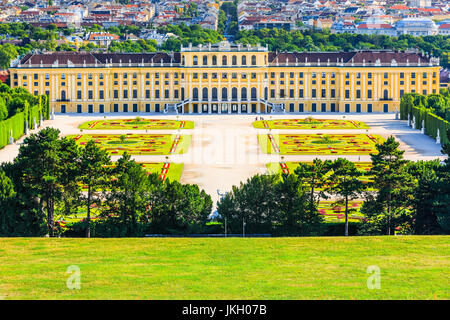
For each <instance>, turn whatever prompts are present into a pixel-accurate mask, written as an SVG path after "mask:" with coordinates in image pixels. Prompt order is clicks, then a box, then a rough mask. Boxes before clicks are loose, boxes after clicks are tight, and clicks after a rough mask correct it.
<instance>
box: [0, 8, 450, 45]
mask: <svg viewBox="0 0 450 320" xmlns="http://www.w3.org/2000/svg"><path fill="white" fill-rule="evenodd" d="M226 2H231V1H215V0H193V1H189V0H186V1H173V0H172V1H171V0H161V1H142V0H137V1H133V0H118V1H117V2H113V1H57V0H45V1H44V0H38V1H33V0H27V1H23V0H20V1H12V0H7V1H2V4H1V5H0V12H1V13H0V21H1V22H3V23H8V22H27V23H31V24H33V25H35V26H41V27H45V26H47V25H49V24H56V25H57V26H58V27H81V26H92V25H94V24H99V25H101V26H103V27H105V28H108V27H111V26H118V25H143V26H144V25H145V26H151V27H154V28H156V27H159V26H164V25H169V24H181V23H184V24H186V25H193V24H195V25H199V26H201V27H202V28H206V29H211V30H217V29H218V25H219V24H220V7H221V5H222V4H223V3H226ZM449 10H450V4H449V2H448V1H446V0H437V1H431V0H407V1H391V0H388V1H375V0H367V1H353V0H346V1H344V0H336V1H319V0H316V1H313V0H309V1H306V0H291V1H280V0H264V1H261V0H243V1H239V2H238V5H237V20H238V21H237V23H238V29H239V30H258V29H263V28H282V29H286V30H295V29H302V28H316V29H326V28H327V29H330V30H331V32H333V33H344V32H347V33H356V34H384V35H388V36H397V35H402V34H410V35H413V36H427V35H438V34H439V35H449V34H450V11H449ZM142 37H143V38H145V39H154V40H156V41H157V42H162V41H164V40H165V37H167V35H160V34H158V33H156V32H148V30H143V32H142ZM81 40H84V41H89V42H94V43H99V42H104V41H111V40H115V39H114V36H112V35H108V34H101V35H85V38H84V39H81Z"/></svg>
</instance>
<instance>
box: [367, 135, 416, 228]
mask: <svg viewBox="0 0 450 320" xmlns="http://www.w3.org/2000/svg"><path fill="white" fill-rule="evenodd" d="M399 145H400V143H399V142H397V141H396V140H395V138H394V137H392V136H391V137H389V138H388V139H387V140H386V141H385V142H384V143H382V144H377V145H376V148H377V151H378V152H377V153H376V154H371V159H372V168H371V170H370V172H369V174H370V175H372V176H373V182H372V183H370V185H371V186H372V187H373V188H374V189H375V190H376V191H375V192H374V193H373V192H368V193H367V194H366V201H365V202H364V205H363V209H362V210H363V212H364V213H366V214H367V215H369V216H371V217H375V218H376V221H378V222H382V223H384V224H385V228H386V234H388V235H390V234H391V233H392V229H393V224H392V220H393V218H394V217H396V216H401V215H402V214H403V213H404V212H405V210H406V209H407V208H408V207H409V206H410V205H411V199H412V196H411V192H412V187H413V180H412V176H411V175H410V174H409V173H408V172H407V170H406V164H407V162H408V161H407V160H405V159H403V153H404V151H401V150H399V149H398V147H399Z"/></svg>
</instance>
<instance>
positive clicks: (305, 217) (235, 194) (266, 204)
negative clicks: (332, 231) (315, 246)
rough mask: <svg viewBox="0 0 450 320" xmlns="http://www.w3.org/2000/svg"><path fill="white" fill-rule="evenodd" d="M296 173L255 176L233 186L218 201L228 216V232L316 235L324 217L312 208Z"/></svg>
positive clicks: (220, 209)
mask: <svg viewBox="0 0 450 320" xmlns="http://www.w3.org/2000/svg"><path fill="white" fill-rule="evenodd" d="M301 184H302V180H301V179H299V178H298V177H297V176H296V175H283V176H282V177H281V179H280V177H279V176H278V175H255V176H253V177H251V178H249V179H248V180H247V182H246V183H241V184H240V186H239V187H237V186H233V189H232V191H231V192H228V193H227V194H226V195H225V196H224V197H223V198H222V199H221V200H220V201H219V202H218V203H217V210H218V212H219V214H220V215H221V216H222V219H221V221H222V222H225V221H224V219H225V218H226V219H227V232H228V233H237V234H239V233H242V232H243V224H244V223H245V233H269V234H273V235H313V234H316V233H317V230H318V227H319V225H320V222H321V221H322V217H321V216H320V215H319V213H318V211H317V208H315V210H313V211H311V207H310V205H309V202H308V201H309V195H308V194H307V193H306V192H305V191H304V190H303V188H302V185H301Z"/></svg>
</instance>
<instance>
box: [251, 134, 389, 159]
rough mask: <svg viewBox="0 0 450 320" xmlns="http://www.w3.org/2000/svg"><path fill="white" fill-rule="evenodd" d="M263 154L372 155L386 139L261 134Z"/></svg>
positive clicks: (374, 137)
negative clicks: (378, 144) (377, 146)
mask: <svg viewBox="0 0 450 320" xmlns="http://www.w3.org/2000/svg"><path fill="white" fill-rule="evenodd" d="M258 140H259V144H260V146H261V151H262V152H263V153H279V154H313V155H314V154H317V155H321V154H337V155H339V154H361V155H362V154H371V153H376V148H375V145H376V144H377V143H381V142H383V141H384V139H383V138H382V137H381V136H379V135H370V134H327V135H324V134H320V133H318V134H260V135H258Z"/></svg>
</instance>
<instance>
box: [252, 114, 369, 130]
mask: <svg viewBox="0 0 450 320" xmlns="http://www.w3.org/2000/svg"><path fill="white" fill-rule="evenodd" d="M253 127H254V128H256V129H304V130H309V129H330V130H335V129H369V126H368V125H366V124H365V123H364V122H362V121H356V120H337V119H314V118H312V117H307V118H305V119H277V120H258V121H254V122H253Z"/></svg>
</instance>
